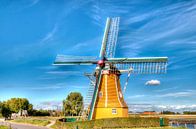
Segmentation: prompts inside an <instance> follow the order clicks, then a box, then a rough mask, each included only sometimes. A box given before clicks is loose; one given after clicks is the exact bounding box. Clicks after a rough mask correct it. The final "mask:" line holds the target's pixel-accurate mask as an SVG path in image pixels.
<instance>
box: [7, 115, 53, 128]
mask: <svg viewBox="0 0 196 129" xmlns="http://www.w3.org/2000/svg"><path fill="white" fill-rule="evenodd" d="M11 122H16V123H25V124H33V125H38V126H46V125H48V124H50V120H49V118H47V117H46V118H44V117H43V118H42V117H28V118H18V119H15V120H11Z"/></svg>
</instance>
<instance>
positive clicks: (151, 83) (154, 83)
mask: <svg viewBox="0 0 196 129" xmlns="http://www.w3.org/2000/svg"><path fill="white" fill-rule="evenodd" d="M160 84H161V82H160V81H159V80H150V81H147V82H146V83H145V85H152V86H157V85H160Z"/></svg>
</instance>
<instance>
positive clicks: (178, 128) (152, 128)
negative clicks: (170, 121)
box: [107, 127, 186, 129]
mask: <svg viewBox="0 0 196 129" xmlns="http://www.w3.org/2000/svg"><path fill="white" fill-rule="evenodd" d="M107 129H113V128H107ZM115 129H186V128H184V127H175V128H174V127H149V128H115Z"/></svg>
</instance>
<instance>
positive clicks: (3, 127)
mask: <svg viewBox="0 0 196 129" xmlns="http://www.w3.org/2000/svg"><path fill="white" fill-rule="evenodd" d="M0 129H9V128H8V127H7V126H4V125H0Z"/></svg>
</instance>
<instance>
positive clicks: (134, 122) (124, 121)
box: [53, 117, 169, 129]
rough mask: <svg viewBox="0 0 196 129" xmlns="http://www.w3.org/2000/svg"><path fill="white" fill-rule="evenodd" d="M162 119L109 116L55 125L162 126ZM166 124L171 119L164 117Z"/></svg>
mask: <svg viewBox="0 0 196 129" xmlns="http://www.w3.org/2000/svg"><path fill="white" fill-rule="evenodd" d="M159 120H160V119H159V118H158V117H156V118H155V117H151V118H149V117H148V118H143V117H136V118H133V117H129V118H109V119H98V120H91V121H77V122H65V123H63V122H60V121H56V124H55V125H54V126H53V127H54V128H56V129H76V126H78V129H107V128H114V129H115V128H139V127H160V121H159ZM164 125H165V126H168V125H169V120H168V119H167V118H164Z"/></svg>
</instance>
